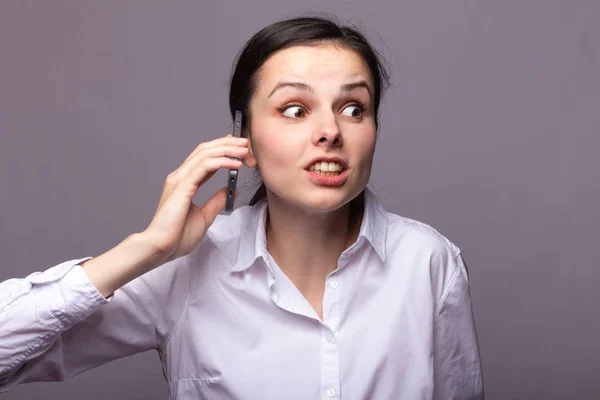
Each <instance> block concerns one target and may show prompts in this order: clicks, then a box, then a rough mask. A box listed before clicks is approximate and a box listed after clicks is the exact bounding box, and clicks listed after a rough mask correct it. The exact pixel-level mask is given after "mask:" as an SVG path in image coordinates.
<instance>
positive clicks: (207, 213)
mask: <svg viewBox="0 0 600 400" xmlns="http://www.w3.org/2000/svg"><path fill="white" fill-rule="evenodd" d="M226 200H227V188H222V189H219V190H217V191H216V192H215V194H213V195H212V197H211V198H210V199H208V200H207V201H206V203H204V205H203V206H202V207H200V208H199V209H196V211H199V212H201V213H202V216H203V217H204V220H205V221H206V224H207V225H206V229H208V227H209V226H210V225H211V224H212V223H213V221H214V220H215V218H216V217H217V215H218V214H219V213H220V212H221V210H223V209H224V208H225V202H226Z"/></svg>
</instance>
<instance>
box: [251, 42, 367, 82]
mask: <svg viewBox="0 0 600 400" xmlns="http://www.w3.org/2000/svg"><path fill="white" fill-rule="evenodd" d="M258 76H259V81H260V82H261V83H262V84H264V85H259V88H258V89H259V91H261V88H262V89H263V90H267V87H269V85H272V84H275V83H276V82H278V81H279V80H281V79H284V78H287V79H290V78H296V79H300V80H303V81H306V82H307V83H309V84H311V85H315V86H318V85H319V82H321V83H322V82H331V83H340V84H343V83H347V82H348V81H350V80H355V79H359V78H361V79H363V80H365V81H367V82H368V83H369V86H371V87H372V86H373V83H372V76H371V71H370V70H369V67H368V65H367V63H366V62H365V61H364V59H363V58H362V57H361V56H360V55H359V54H358V53H356V52H355V51H353V50H350V49H347V48H345V47H343V46H339V45H337V46H336V45H333V44H319V45H310V46H295V47H290V48H287V49H283V50H280V51H278V52H277V53H275V54H273V55H272V56H271V57H269V59H267V61H266V62H265V63H264V64H263V65H262V67H261V68H260V71H259V74H258Z"/></svg>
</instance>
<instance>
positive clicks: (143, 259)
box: [81, 233, 165, 297]
mask: <svg viewBox="0 0 600 400" xmlns="http://www.w3.org/2000/svg"><path fill="white" fill-rule="evenodd" d="M164 262H165V260H164V256H163V255H162V254H161V253H159V252H158V251H157V250H155V248H154V247H153V246H152V244H151V242H150V241H149V240H148V238H147V237H146V236H145V235H144V234H143V233H134V234H132V235H130V236H128V237H127V238H126V239H125V240H123V241H122V242H121V243H119V244H118V245H117V246H115V247H113V248H112V249H110V250H108V251H107V252H106V253H103V254H101V255H99V256H97V257H94V258H92V259H90V260H87V261H85V262H84V263H82V264H81V266H82V267H83V270H84V272H85V273H86V275H87V277H88V279H89V280H90V282H92V284H93V285H94V286H95V287H96V288H97V289H98V291H99V292H100V293H101V294H102V295H103V296H104V297H109V296H111V295H112V294H113V293H114V292H115V291H116V290H117V289H119V288H120V287H122V286H124V285H125V284H127V283H128V282H130V281H132V280H134V279H135V278H137V277H139V276H141V275H143V274H145V273H146V272H148V271H150V270H152V269H154V268H156V267H158V266H159V265H161V264H162V263H164Z"/></svg>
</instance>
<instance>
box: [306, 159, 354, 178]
mask: <svg viewBox="0 0 600 400" xmlns="http://www.w3.org/2000/svg"><path fill="white" fill-rule="evenodd" d="M344 169H345V168H344V166H343V165H342V164H340V163H339V162H335V161H329V162H327V161H317V162H316V163H314V164H312V165H311V166H310V167H308V169H307V170H308V171H311V172H314V173H316V174H319V175H323V176H339V175H341V174H342V172H343V171H344Z"/></svg>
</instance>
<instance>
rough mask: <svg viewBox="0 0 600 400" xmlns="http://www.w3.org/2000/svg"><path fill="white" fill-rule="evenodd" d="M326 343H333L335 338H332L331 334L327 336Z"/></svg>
mask: <svg viewBox="0 0 600 400" xmlns="http://www.w3.org/2000/svg"><path fill="white" fill-rule="evenodd" d="M327 342H329V343H333V342H335V338H334V337H333V335H332V334H331V333H328V334H327Z"/></svg>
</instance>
